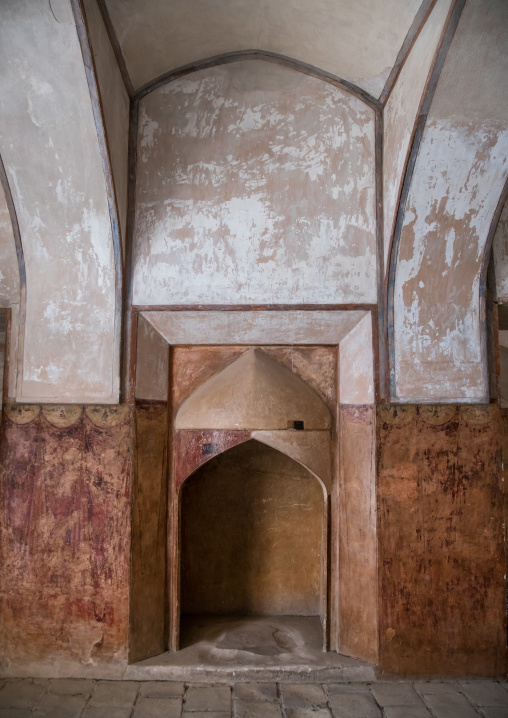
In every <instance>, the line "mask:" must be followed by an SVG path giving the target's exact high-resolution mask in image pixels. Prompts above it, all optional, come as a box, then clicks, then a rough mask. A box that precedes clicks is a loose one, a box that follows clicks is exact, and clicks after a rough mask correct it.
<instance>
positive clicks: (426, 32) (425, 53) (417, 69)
mask: <svg viewBox="0 0 508 718" xmlns="http://www.w3.org/2000/svg"><path fill="white" fill-rule="evenodd" d="M450 5H451V0H438V2H437V3H436V5H435V7H434V10H433V11H432V12H431V14H430V16H429V18H428V20H427V22H426V23H425V26H424V27H423V29H422V31H421V32H420V35H419V36H418V39H417V40H416V42H415V44H414V46H413V48H412V50H411V52H410V54H409V56H408V58H407V60H406V62H405V63H404V66H403V67H402V70H401V72H400V74H399V77H398V78H397V81H396V83H395V86H394V88H393V90H392V93H391V95H390V97H389V99H388V102H387V103H386V107H385V109H384V116H383V119H384V123H383V124H384V139H383V200H384V206H383V219H384V229H383V235H384V252H385V271H388V262H389V260H390V258H389V256H388V252H389V249H390V240H391V235H392V231H393V224H394V222H395V215H396V212H397V200H398V196H399V192H400V188H401V185H402V182H403V180H404V166H405V162H406V159H407V154H408V151H409V149H410V146H409V145H410V141H411V135H412V132H413V127H414V123H415V121H416V117H417V114H418V108H419V105H420V102H421V99H422V94H423V90H424V88H425V83H426V81H427V77H428V74H429V71H430V68H431V64H432V59H433V57H434V53H435V51H436V48H437V45H438V43H439V38H440V35H441V32H442V30H443V27H444V23H445V21H446V18H447V15H448V11H449V9H450Z"/></svg>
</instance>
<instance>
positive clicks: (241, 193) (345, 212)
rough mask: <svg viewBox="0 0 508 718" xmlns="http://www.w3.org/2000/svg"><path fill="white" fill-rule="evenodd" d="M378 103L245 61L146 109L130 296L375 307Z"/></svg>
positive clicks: (151, 300)
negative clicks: (375, 113)
mask: <svg viewBox="0 0 508 718" xmlns="http://www.w3.org/2000/svg"><path fill="white" fill-rule="evenodd" d="M375 301H376V244H375V196H374V122H373V111H372V110H371V109H370V108H369V107H367V106H366V105H365V104H363V103H362V102H361V101H360V100H358V99H356V98H354V97H353V96H351V95H348V94H347V93H345V92H343V91H341V90H339V89H337V88H335V87H333V86H332V85H330V84H328V83H325V82H323V81H321V80H318V79H316V78H312V77H308V76H306V75H303V74H302V73H299V72H298V71H296V70H293V69H290V68H286V67H281V66H279V65H275V64H273V63H270V62H266V61H261V60H250V61H247V60H246V61H241V62H236V63H232V64H229V65H222V66H218V67H214V68H211V69H208V70H201V71H199V72H196V73H193V74H192V75H190V76H186V77H185V78H184V79H181V80H175V81H173V82H171V83H169V84H167V85H164V86H163V87H161V88H159V89H158V90H155V91H153V92H152V93H150V94H149V95H147V96H146V97H145V98H143V100H142V101H141V103H140V115H139V137H138V165H137V181H136V223H135V244H134V302H135V303H136V304H141V305H149V304H179V303H187V302H189V303H193V302H204V303H218V304H228V303H237V304H238V303H251V302H263V303H273V302H278V303H281V302H282V303H285V302H288V303H289V302H292V303H295V302H313V303H326V302H337V303H340V302H372V303H373V302H375Z"/></svg>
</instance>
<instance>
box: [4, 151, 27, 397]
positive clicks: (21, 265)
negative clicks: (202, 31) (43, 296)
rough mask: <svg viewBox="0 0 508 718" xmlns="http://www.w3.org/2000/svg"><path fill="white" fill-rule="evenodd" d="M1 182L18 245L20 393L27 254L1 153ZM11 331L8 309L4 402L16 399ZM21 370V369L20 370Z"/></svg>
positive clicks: (17, 378)
mask: <svg viewBox="0 0 508 718" xmlns="http://www.w3.org/2000/svg"><path fill="white" fill-rule="evenodd" d="M0 184H1V185H2V188H3V191H4V195H5V201H6V203H7V209H8V210H9V217H10V219H11V227H12V234H13V237H14V244H15V247H16V258H17V260H18V270H19V330H18V331H19V342H18V357H19V359H18V367H16V393H18V382H19V381H20V380H22V378H23V357H24V345H25V321H26V269H25V256H24V254H23V243H22V241H21V231H20V229H19V222H18V215H17V212H16V205H15V204H14V198H13V196H12V192H11V186H10V184H9V178H8V177H7V172H6V170H5V165H4V162H3V159H2V156H1V155H0ZM11 331H12V311H11V309H9V310H8V313H7V327H6V332H5V337H6V340H5V358H4V394H3V396H4V402H5V401H6V399H7V398H9V399H15V397H8V386H9V384H8V374H9V358H10V347H11ZM19 370H20V371H19Z"/></svg>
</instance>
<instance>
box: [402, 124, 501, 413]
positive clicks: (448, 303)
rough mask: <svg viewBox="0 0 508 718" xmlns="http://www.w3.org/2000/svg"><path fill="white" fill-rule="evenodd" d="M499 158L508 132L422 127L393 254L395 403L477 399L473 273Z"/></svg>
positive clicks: (479, 366)
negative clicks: (397, 400)
mask: <svg viewBox="0 0 508 718" xmlns="http://www.w3.org/2000/svg"><path fill="white" fill-rule="evenodd" d="M507 156H508V128H507V129H504V128H502V127H499V126H491V127H490V128H487V127H485V126H484V127H479V126H477V125H474V124H473V123H470V122H467V121H463V120H453V121H452V120H450V121H444V120H437V119H432V120H429V121H428V123H427V126H426V130H425V133H424V137H423V140H422V145H421V147H420V153H419V156H418V160H417V164H416V168H415V172H414V176H413V181H412V185H411V189H410V192H409V196H408V201H407V205H406V210H405V217H404V226H403V229H402V236H401V243H400V250H399V254H398V259H397V274H396V281H395V289H394V303H395V309H394V323H395V375H396V396H397V398H398V399H399V400H402V401H411V400H414V399H417V398H418V399H421V400H423V401H425V400H427V401H432V400H434V401H454V400H455V401H459V400H461V401H462V400H463V401H481V400H484V399H485V397H486V393H487V385H486V368H485V366H484V365H483V362H482V351H481V326H480V319H481V318H480V275H481V268H482V262H483V253H484V248H485V241H486V238H487V234H488V231H489V227H490V222H491V220H492V215H493V213H494V211H495V209H496V205H497V202H498V199H499V192H500V188H502V186H503V183H504V179H505V177H506V175H507V173H508V165H507V162H506V158H507ZM429 188H431V189H430V191H429Z"/></svg>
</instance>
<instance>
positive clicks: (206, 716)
mask: <svg viewBox="0 0 508 718" xmlns="http://www.w3.org/2000/svg"><path fill="white" fill-rule="evenodd" d="M182 717H184V718H231V713H230V711H191V712H190V713H189V712H187V711H186V710H184V712H183V713H182Z"/></svg>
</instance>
